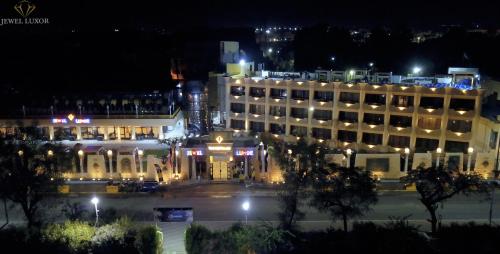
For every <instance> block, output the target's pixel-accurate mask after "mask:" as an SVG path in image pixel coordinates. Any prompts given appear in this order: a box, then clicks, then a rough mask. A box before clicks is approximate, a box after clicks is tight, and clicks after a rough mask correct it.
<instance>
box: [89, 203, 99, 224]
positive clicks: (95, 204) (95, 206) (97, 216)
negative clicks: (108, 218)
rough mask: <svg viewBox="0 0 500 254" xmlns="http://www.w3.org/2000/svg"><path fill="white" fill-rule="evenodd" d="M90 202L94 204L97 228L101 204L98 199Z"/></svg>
mask: <svg viewBox="0 0 500 254" xmlns="http://www.w3.org/2000/svg"><path fill="white" fill-rule="evenodd" d="M90 202H91V203H92V204H94V208H95V227H97V222H98V221H99V210H97V204H98V203H99V199H98V198H97V197H93V198H92V199H91V200H90Z"/></svg>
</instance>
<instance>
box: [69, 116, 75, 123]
mask: <svg viewBox="0 0 500 254" xmlns="http://www.w3.org/2000/svg"><path fill="white" fill-rule="evenodd" d="M68 119H69V120H70V121H71V122H73V119H75V116H74V115H73V114H69V115H68Z"/></svg>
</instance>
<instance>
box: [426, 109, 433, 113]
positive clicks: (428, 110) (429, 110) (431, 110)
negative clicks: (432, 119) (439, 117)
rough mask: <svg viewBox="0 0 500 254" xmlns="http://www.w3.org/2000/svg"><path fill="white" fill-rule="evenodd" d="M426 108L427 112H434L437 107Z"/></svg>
mask: <svg viewBox="0 0 500 254" xmlns="http://www.w3.org/2000/svg"><path fill="white" fill-rule="evenodd" d="M425 110H427V112H429V113H432V112H434V110H435V109H433V108H427V109H425Z"/></svg>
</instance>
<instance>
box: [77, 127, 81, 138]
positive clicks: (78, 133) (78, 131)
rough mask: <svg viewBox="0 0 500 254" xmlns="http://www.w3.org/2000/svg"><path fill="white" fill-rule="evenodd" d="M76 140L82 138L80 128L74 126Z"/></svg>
mask: <svg viewBox="0 0 500 254" xmlns="http://www.w3.org/2000/svg"><path fill="white" fill-rule="evenodd" d="M76 140H82V128H81V127H80V126H76Z"/></svg>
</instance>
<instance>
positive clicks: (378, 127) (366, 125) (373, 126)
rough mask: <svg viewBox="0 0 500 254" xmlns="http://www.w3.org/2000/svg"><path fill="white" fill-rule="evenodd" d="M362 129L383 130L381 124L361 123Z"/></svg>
mask: <svg viewBox="0 0 500 254" xmlns="http://www.w3.org/2000/svg"><path fill="white" fill-rule="evenodd" d="M361 128H362V130H363V131H384V125H383V124H374V123H373V124H372V123H362V127H361Z"/></svg>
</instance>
